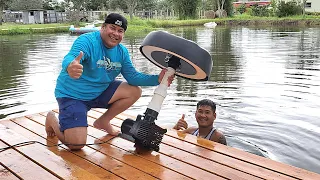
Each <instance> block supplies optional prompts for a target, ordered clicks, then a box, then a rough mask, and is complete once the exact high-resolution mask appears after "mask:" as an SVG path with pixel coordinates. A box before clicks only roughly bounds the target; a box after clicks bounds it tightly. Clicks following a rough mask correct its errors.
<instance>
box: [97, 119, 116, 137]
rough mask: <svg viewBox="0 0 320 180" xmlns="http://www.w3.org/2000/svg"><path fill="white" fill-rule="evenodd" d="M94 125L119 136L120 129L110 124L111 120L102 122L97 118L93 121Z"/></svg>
mask: <svg viewBox="0 0 320 180" xmlns="http://www.w3.org/2000/svg"><path fill="white" fill-rule="evenodd" d="M93 127H94V128H97V129H102V130H105V131H107V133H108V134H110V135H112V136H118V135H119V133H120V131H118V130H115V129H114V128H113V127H112V125H111V124H110V122H103V123H101V122H100V121H98V120H96V121H95V122H94V123H93Z"/></svg>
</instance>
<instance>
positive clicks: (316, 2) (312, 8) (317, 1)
mask: <svg viewBox="0 0 320 180" xmlns="http://www.w3.org/2000/svg"><path fill="white" fill-rule="evenodd" d="M305 9H306V11H307V12H320V0H307V2H306V8H305Z"/></svg>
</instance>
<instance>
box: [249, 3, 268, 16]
mask: <svg viewBox="0 0 320 180" xmlns="http://www.w3.org/2000/svg"><path fill="white" fill-rule="evenodd" d="M251 9H252V16H260V17H263V16H269V10H268V6H259V5H258V4H254V5H253V6H251Z"/></svg>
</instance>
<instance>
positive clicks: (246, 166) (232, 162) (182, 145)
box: [89, 111, 295, 179]
mask: <svg viewBox="0 0 320 180" xmlns="http://www.w3.org/2000/svg"><path fill="white" fill-rule="evenodd" d="M89 115H90V116H91V117H97V116H99V115H100V114H96V113H95V112H92V111H90V112H89ZM89 121H90V118H89ZM122 122H123V121H122V120H117V119H113V120H112V121H111V124H113V125H115V126H117V127H120V126H121V124H122ZM174 148H178V149H179V150H181V151H180V152H174V151H176V149H174ZM160 150H161V152H163V154H167V155H170V156H172V157H175V158H177V159H187V160H188V163H190V164H199V163H198V162H200V161H201V167H200V168H203V169H206V170H208V171H211V172H213V171H219V172H223V171H224V169H222V170H221V169H218V168H216V167H214V166H212V164H213V162H215V163H219V164H221V165H224V166H226V167H228V169H227V172H225V173H230V172H232V171H235V170H238V171H240V172H243V173H247V174H248V175H251V176H254V177H255V178H257V177H258V178H262V179H295V178H292V177H288V176H286V175H283V174H280V173H276V172H274V171H272V170H268V169H265V168H262V167H259V166H255V165H253V164H250V163H247V162H244V161H241V160H238V159H234V158H232V157H229V156H225V155H222V154H220V153H217V152H214V151H209V150H207V149H205V148H203V147H200V146H196V145H194V144H190V143H187V142H185V141H181V140H178V139H176V138H172V137H170V136H164V138H163V140H162V143H161V145H160ZM186 151H187V152H188V153H186ZM190 154H192V155H194V156H196V158H189V157H190V156H191V155H190ZM197 156H198V157H197ZM191 157H192V156H191ZM247 178H248V179H249V177H247ZM250 179H253V177H250Z"/></svg>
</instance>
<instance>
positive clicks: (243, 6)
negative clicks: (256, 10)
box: [237, 4, 246, 14]
mask: <svg viewBox="0 0 320 180" xmlns="http://www.w3.org/2000/svg"><path fill="white" fill-rule="evenodd" d="M237 11H238V12H239V13H240V14H243V13H244V12H246V5H245V4H241V5H240V6H239V7H238V8H237Z"/></svg>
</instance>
